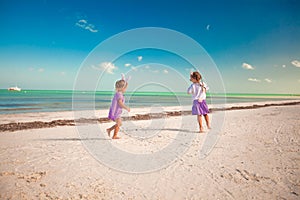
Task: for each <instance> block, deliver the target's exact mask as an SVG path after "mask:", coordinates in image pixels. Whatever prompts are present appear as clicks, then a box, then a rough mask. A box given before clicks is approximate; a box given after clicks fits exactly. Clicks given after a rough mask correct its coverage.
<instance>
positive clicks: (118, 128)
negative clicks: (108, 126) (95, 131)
mask: <svg viewBox="0 0 300 200" xmlns="http://www.w3.org/2000/svg"><path fill="white" fill-rule="evenodd" d="M121 125H122V120H121V118H119V119H117V120H116V125H115V131H114V136H113V137H112V139H120V137H118V132H119V130H120V127H121Z"/></svg>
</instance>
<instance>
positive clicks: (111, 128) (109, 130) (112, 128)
mask: <svg viewBox="0 0 300 200" xmlns="http://www.w3.org/2000/svg"><path fill="white" fill-rule="evenodd" d="M115 127H116V124H115V125H113V126H112V127H110V128H108V129H106V132H107V135H108V137H110V132H111V131H112V130H114V129H115Z"/></svg>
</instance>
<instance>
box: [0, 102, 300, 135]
mask: <svg viewBox="0 0 300 200" xmlns="http://www.w3.org/2000/svg"><path fill="white" fill-rule="evenodd" d="M298 104H300V101H290V102H279V103H274V102H270V103H268V102H266V103H263V104H257V103H254V104H252V105H238V106H229V107H223V108H218V107H216V108H210V112H211V113H213V112H216V111H232V110H245V109H258V108H263V107H270V106H292V105H298ZM17 115H22V114H17ZM184 115H191V111H190V110H178V111H167V112H159V113H146V114H135V115H133V116H125V117H123V118H122V119H123V120H124V121H130V120H135V121H136V120H151V119H160V118H166V117H174V116H184ZM0 116H1V115H0ZM3 116H5V115H2V117H3ZM97 122H98V123H108V122H111V120H109V119H108V118H107V117H100V118H80V119H78V120H74V119H57V120H52V121H50V122H49V121H47V122H45V121H31V122H14V123H5V124H0V132H7V131H9V132H14V131H19V130H28V129H40V128H51V127H56V126H75V125H76V124H89V123H97Z"/></svg>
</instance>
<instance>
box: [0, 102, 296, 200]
mask: <svg viewBox="0 0 300 200" xmlns="http://www.w3.org/2000/svg"><path fill="white" fill-rule="evenodd" d="M299 110H300V105H299V104H298V105H289V106H270V107H262V108H258V109H247V110H230V111H226V112H225V111H219V112H213V113H212V114H211V115H210V116H211V118H212V120H214V119H215V118H216V117H215V116H216V115H219V114H220V113H223V114H224V112H225V120H224V124H223V126H222V130H221V131H220V133H219V135H218V141H217V143H216V145H215V146H214V148H213V150H212V151H211V152H210V154H209V155H208V156H207V157H205V158H204V159H200V158H199V151H200V149H201V148H202V144H203V142H204V141H205V139H206V138H207V135H208V134H210V132H209V131H208V132H206V133H204V134H203V133H202V134H200V133H196V132H195V130H198V127H197V124H196V118H195V116H190V115H184V116H173V117H167V118H162V119H152V120H141V121H124V123H123V129H122V131H121V133H120V136H121V137H122V139H120V140H111V139H109V138H108V137H107V135H101V134H99V135H90V137H89V138H82V137H80V136H79V135H78V129H77V127H76V126H58V127H53V128H42V129H30V130H21V131H15V132H0V199H299V198H300V197H299V196H300V178H299V177H300V170H299V167H300V154H299V152H300V112H299ZM23 116H24V115H23ZM16 117H18V116H16ZM19 117H20V116H19ZM2 118H4V117H3V116H2ZM20 118H22V117H20ZM23 119H24V121H26V118H24V117H23ZM51 119H52V118H51ZM184 120H185V121H189V122H190V123H189V124H188V126H184V127H183V126H182V125H181V122H182V121H184ZM28 121H30V120H28ZM151 123H152V125H151V127H157V129H150V128H149V124H151ZM111 125H113V123H100V124H98V129H99V132H101V131H102V132H104V131H105V129H106V128H108V127H109V126H111ZM133 125H134V128H132V127H133ZM90 126H91V125H89V124H83V125H81V127H85V128H86V129H87V130H88V129H89V128H90ZM178 132H183V133H184V134H185V135H186V136H187V137H189V136H190V135H193V136H195V138H193V140H192V142H191V144H189V145H188V146H187V151H186V152H184V153H183V154H182V155H180V156H179V157H178V158H176V159H175V161H174V162H172V163H171V164H169V165H166V166H164V167H163V168H162V169H160V170H156V171H152V172H148V173H132V171H131V172H121V171H119V170H116V169H113V168H111V167H110V166H108V165H107V163H103V162H99V161H98V160H97V159H95V154H94V152H92V151H91V149H87V148H86V147H85V144H86V143H85V142H86V141H87V142H90V143H94V144H95V145H97V147H99V146H100V147H101V144H103V145H104V144H107V143H109V144H111V145H112V146H113V147H114V148H117V149H122V150H123V151H125V152H128V153H131V154H138V153H141V152H142V153H146V154H147V153H148V154H149V155H150V154H151V153H152V152H159V151H160V149H162V148H164V147H165V146H166V145H167V144H168V143H169V142H172V139H174V138H175V137H176V134H178ZM133 133H134V134H133ZM151 134H153V135H151ZM133 135H134V136H138V135H142V136H144V137H147V135H150V136H151V137H150V138H144V139H143V138H141V137H140V138H138V139H137V138H135V137H132V136H133ZM110 153H112V152H107V155H108V156H110ZM118 159H119V160H122V158H116V162H117V161H118ZM124 164H126V163H124ZM137 165H138V163H137Z"/></svg>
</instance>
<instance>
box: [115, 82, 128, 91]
mask: <svg viewBox="0 0 300 200" xmlns="http://www.w3.org/2000/svg"><path fill="white" fill-rule="evenodd" d="M126 86H127V82H126V81H124V80H118V81H117V82H116V84H115V88H116V90H120V89H123V88H125V87H126Z"/></svg>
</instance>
